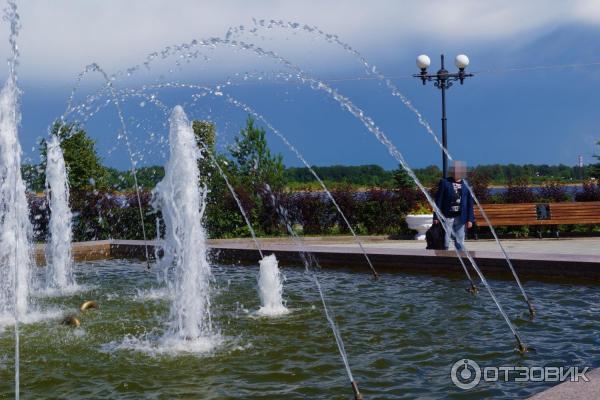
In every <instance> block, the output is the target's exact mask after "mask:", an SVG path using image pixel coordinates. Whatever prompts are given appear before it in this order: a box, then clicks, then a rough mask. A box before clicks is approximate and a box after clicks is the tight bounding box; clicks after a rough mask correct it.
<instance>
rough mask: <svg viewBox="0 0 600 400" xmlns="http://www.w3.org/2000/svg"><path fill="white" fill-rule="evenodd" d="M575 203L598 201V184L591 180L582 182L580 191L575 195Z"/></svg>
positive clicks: (599, 197)
mask: <svg viewBox="0 0 600 400" xmlns="http://www.w3.org/2000/svg"><path fill="white" fill-rule="evenodd" d="M575 200H576V201H600V184H598V183H595V182H594V181H592V180H589V181H586V182H583V186H582V188H581V191H578V192H577V193H576V194H575Z"/></svg>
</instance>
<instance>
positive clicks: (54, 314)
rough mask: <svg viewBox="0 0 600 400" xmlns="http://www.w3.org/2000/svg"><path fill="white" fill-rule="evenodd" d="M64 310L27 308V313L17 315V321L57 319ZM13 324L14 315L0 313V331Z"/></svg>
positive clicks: (30, 321)
mask: <svg viewBox="0 0 600 400" xmlns="http://www.w3.org/2000/svg"><path fill="white" fill-rule="evenodd" d="M64 312H65V311H64V310H60V309H56V308H54V309H50V310H43V311H39V310H29V311H28V312H27V314H24V315H23V314H21V315H19V323H20V324H35V323H38V322H43V321H46V320H52V319H57V318H60V317H62V316H63V314H64ZM14 324H15V317H14V315H12V314H10V313H2V314H0V333H2V332H4V330H5V329H6V328H8V327H11V326H13V325H14Z"/></svg>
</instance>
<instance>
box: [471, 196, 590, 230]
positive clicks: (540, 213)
mask: <svg viewBox="0 0 600 400" xmlns="http://www.w3.org/2000/svg"><path fill="white" fill-rule="evenodd" d="M483 209H484V210H485V213H486V214H487V217H488V218H489V220H490V222H491V223H492V225H493V226H537V227H538V236H539V237H541V227H542V226H547V225H550V226H554V227H556V226H557V225H574V224H587V225H589V224H600V201H587V202H565V203H520V204H484V205H483ZM474 211H475V220H476V229H475V238H477V227H481V226H488V223H487V221H486V220H485V218H483V215H481V211H480V210H479V207H477V206H475V208H474ZM555 234H556V237H558V229H555Z"/></svg>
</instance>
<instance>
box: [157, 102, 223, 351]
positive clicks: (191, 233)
mask: <svg viewBox="0 0 600 400" xmlns="http://www.w3.org/2000/svg"><path fill="white" fill-rule="evenodd" d="M170 124H171V128H170V130H169V145H170V149H171V157H170V159H169V161H168V162H167V164H166V166H165V177H164V178H163V180H162V181H161V182H160V183H159V184H158V185H157V186H156V188H155V189H154V191H153V206H154V207H155V209H157V210H160V211H161V212H162V217H163V221H164V224H165V238H164V244H163V251H164V257H163V258H162V259H161V260H160V261H161V264H162V267H163V268H166V269H171V268H172V269H173V272H172V273H171V274H165V276H168V277H170V278H169V279H170V280H169V281H168V282H167V283H168V284H169V287H170V289H171V290H172V291H173V293H174V300H173V303H172V304H171V311H170V322H169V324H170V325H169V329H168V332H167V333H166V335H165V336H164V340H165V342H167V343H171V344H172V343H173V342H174V341H175V342H177V341H179V342H181V341H201V342H203V343H204V344H205V345H206V346H205V349H207V350H208V349H210V347H211V343H212V339H213V338H214V337H215V329H214V326H213V324H212V320H211V314H210V313H211V311H210V279H211V267H210V264H209V263H208V260H207V257H206V234H205V232H204V228H203V226H202V222H201V221H202V214H203V209H204V200H205V199H204V196H205V191H206V188H201V187H200V186H199V184H198V183H199V182H200V175H199V171H198V163H197V160H198V157H200V153H199V151H198V148H197V146H196V140H195V137H194V132H193V130H192V126H191V124H190V121H189V120H188V119H187V116H186V115H185V112H184V111H183V108H181V107H180V106H176V107H175V108H174V109H173V112H172V113H171V118H170ZM201 347H202V346H201Z"/></svg>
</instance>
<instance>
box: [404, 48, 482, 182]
mask: <svg viewBox="0 0 600 400" xmlns="http://www.w3.org/2000/svg"><path fill="white" fill-rule="evenodd" d="M430 65H431V60H430V59H429V57H428V56H426V55H425V54H421V55H420V56H419V57H417V67H419V69H420V70H421V72H420V73H418V74H415V75H413V76H414V77H415V78H419V79H421V81H422V82H423V85H425V84H426V83H427V82H430V81H433V84H434V86H435V87H436V88H438V89H440V90H441V91H442V145H443V146H444V148H445V149H447V148H448V141H447V136H446V135H447V130H446V89H449V88H450V87H451V86H452V83H453V82H455V81H459V82H460V84H461V85H462V84H463V82H464V81H465V78H468V77H470V76H473V74H467V73H466V72H465V68H467V66H468V65H469V57H467V56H466V55H464V54H459V55H458V56H456V58H455V59H454V65H456V67H457V68H458V72H455V73H450V72H448V71H447V70H446V69H445V68H444V55H443V54H442V55H441V68H440V70H439V71H438V72H437V73H435V74H429V73H427V68H429V66H430ZM442 165H443V167H442V173H443V176H444V178H445V177H446V176H447V173H448V156H447V155H446V153H445V152H444V151H442Z"/></svg>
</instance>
